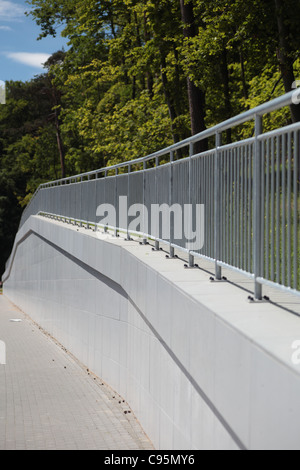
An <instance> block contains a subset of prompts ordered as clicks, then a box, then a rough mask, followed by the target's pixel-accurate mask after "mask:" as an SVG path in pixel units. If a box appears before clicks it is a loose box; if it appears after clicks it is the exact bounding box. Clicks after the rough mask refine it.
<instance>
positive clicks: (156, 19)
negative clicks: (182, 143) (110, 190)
mask: <svg viewBox="0 0 300 470" xmlns="http://www.w3.org/2000/svg"><path fill="white" fill-rule="evenodd" d="M27 3H28V5H29V6H30V7H31V8H30V11H29V13H28V14H29V15H30V16H31V17H32V18H33V19H34V20H35V21H36V23H37V24H38V25H39V26H40V31H41V34H40V37H45V36H47V35H53V36H55V35H56V34H57V32H58V31H60V32H61V33H62V35H63V36H64V37H66V38H68V41H69V42H68V46H69V47H68V50H67V51H66V52H65V51H58V52H56V53H55V54H53V56H52V57H51V58H50V59H49V61H48V63H47V64H46V70H45V73H44V74H42V75H40V76H39V77H36V78H35V79H33V80H31V81H30V82H26V83H22V82H9V83H7V104H6V106H1V107H0V181H1V190H0V222H1V224H4V221H5V220H6V219H7V218H9V219H11V220H17V218H18V216H19V214H20V210H21V208H22V207H24V206H25V205H26V204H27V203H28V201H29V200H30V197H31V195H32V194H33V193H34V191H35V190H36V188H37V186H38V185H39V184H40V183H41V182H44V181H47V180H51V179H57V178H59V177H61V175H62V174H66V175H70V174H74V173H80V172H86V171H89V170H94V169H96V168H99V167H102V166H104V165H112V164H115V163H118V162H121V161H124V160H131V159H135V158H139V157H142V156H144V155H146V154H149V153H152V152H154V151H156V150H158V149H160V148H162V147H164V146H168V145H170V144H171V143H172V142H176V141H178V140H179V139H183V138H186V137H188V136H189V135H190V134H191V129H192V127H191V115H192V111H191V110H192V108H193V109H194V110H195V109H196V110H197V112H198V111H199V113H200V112H201V113H202V114H203V116H204V117H205V126H206V127H210V126H213V125H214V124H217V123H219V122H221V121H223V120H225V119H228V118H229V117H231V116H233V115H235V114H238V113H241V112H243V111H245V110H247V109H249V108H250V107H254V106H256V105H258V104H261V103H262V102H264V101H267V100H269V99H271V98H273V97H274V98H275V97H276V96H279V95H280V94H282V93H284V91H285V90H286V88H288V87H289V86H291V83H290V82H291V80H292V79H293V77H294V78H295V79H297V78H300V63H299V44H300V32H299V31H300V30H299V20H300V4H299V0H285V1H284V2H283V1H282V0H265V1H263V2H262V1H261V0H251V1H250V0H231V1H229V0H185V1H180V0H124V1H121V0H101V1H100V0H85V1H84V2H82V1H79V0H67V1H66V0H28V2H27ZM184 8H185V9H186V11H187V12H188V13H189V15H190V16H189V18H190V19H189V21H187V20H186V18H185V20H184V15H183V9H184ZM189 22H190V24H189ZM187 31H190V32H191V31H192V33H190V34H187ZM287 74H288V76H289V80H290V82H289V81H288V80H287ZM188 84H189V85H190V84H192V85H193V86H194V87H195V88H196V89H197V90H201V93H202V96H203V103H202V104H201V107H202V108H203V109H200V107H199V106H200V105H199V103H198V102H197V103H196V102H193V101H192V98H191V95H189V87H188ZM293 119H295V116H293ZM290 122H291V113H290V112H289V110H288V109H286V110H282V111H280V112H277V113H273V114H272V115H270V116H267V117H266V118H265V122H264V125H265V129H266V130H270V129H272V128H274V127H275V126H279V125H285V124H288V123H290ZM252 134H253V124H252V123H249V124H248V125H245V126H244V127H243V128H242V129H236V130H233V131H232V132H231V133H230V132H228V133H227V140H228V141H230V140H231V139H232V138H236V137H238V138H245V137H249V136H251V135H252ZM9 214H13V216H9ZM4 225H5V227H9V224H4ZM4 225H3V227H4ZM1 227H2V225H1ZM3 227H2V228H1V230H2V232H1V231H0V241H1V243H2V240H3V238H2V237H4V236H6V237H7V240H8V244H9V243H10V242H11V237H12V235H11V236H10V238H9V236H8V235H7V232H5V234H4V232H3ZM14 227H15V225H14ZM10 229H11V231H12V233H13V228H12V227H10ZM9 240H10V242H9ZM3 243H4V242H3ZM0 268H3V265H1V266H0Z"/></svg>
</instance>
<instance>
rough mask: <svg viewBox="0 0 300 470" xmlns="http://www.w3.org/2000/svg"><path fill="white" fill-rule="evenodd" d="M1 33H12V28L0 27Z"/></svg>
mask: <svg viewBox="0 0 300 470" xmlns="http://www.w3.org/2000/svg"><path fill="white" fill-rule="evenodd" d="M0 31H12V28H11V27H10V26H0Z"/></svg>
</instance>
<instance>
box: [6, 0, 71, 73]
mask: <svg viewBox="0 0 300 470" xmlns="http://www.w3.org/2000/svg"><path fill="white" fill-rule="evenodd" d="M29 10H30V5H28V4H27V3H26V1H25V0H0V81H7V80H21V81H28V80H31V79H32V78H34V76H35V75H39V74H41V73H43V72H44V71H45V69H44V68H43V66H42V64H43V63H44V62H45V61H46V60H47V59H48V57H49V56H50V55H51V54H53V52H56V51H58V50H60V49H62V48H63V47H64V48H65V49H67V48H68V47H67V40H66V39H65V38H62V37H61V36H60V35H59V34H57V37H56V38H52V37H49V38H45V39H41V40H39V41H38V40H37V38H38V36H39V34H40V27H39V26H37V25H36V23H35V21H34V20H33V19H32V17H30V16H29V17H27V16H26V15H25V11H29Z"/></svg>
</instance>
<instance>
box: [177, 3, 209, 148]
mask: <svg viewBox="0 0 300 470" xmlns="http://www.w3.org/2000/svg"><path fill="white" fill-rule="evenodd" d="M185 1H186V0H180V9H181V18H182V21H183V23H184V31H183V33H184V37H185V38H193V37H195V36H196V35H197V28H196V25H195V16H194V10H193V5H192V3H191V2H190V3H187V4H186V3H185ZM187 90H188V99H189V109H190V117H191V130H192V135H196V134H198V133H199V132H202V131H204V130H205V129H206V126H205V93H204V92H203V91H202V90H201V89H200V88H198V87H197V86H196V85H195V84H194V83H193V82H192V80H191V79H190V78H189V77H188V78H187ZM207 148H208V142H207V140H206V139H205V140H202V141H200V142H197V144H195V145H194V152H195V153H199V152H204V151H205V150H207Z"/></svg>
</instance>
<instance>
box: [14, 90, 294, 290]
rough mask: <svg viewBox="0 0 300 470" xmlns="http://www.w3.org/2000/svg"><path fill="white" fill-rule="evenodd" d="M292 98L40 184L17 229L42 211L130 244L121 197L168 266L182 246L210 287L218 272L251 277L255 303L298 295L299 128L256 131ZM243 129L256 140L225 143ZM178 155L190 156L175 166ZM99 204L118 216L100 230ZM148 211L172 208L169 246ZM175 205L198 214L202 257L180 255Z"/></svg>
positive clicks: (181, 243)
mask: <svg viewBox="0 0 300 470" xmlns="http://www.w3.org/2000/svg"><path fill="white" fill-rule="evenodd" d="M294 97H295V91H294V92H291V93H288V94H286V95H284V96H282V97H280V98H277V99H275V100H273V101H270V102H268V103H266V104H264V105H261V106H259V107H257V108H255V109H253V110H250V111H247V112H246V113H243V114H241V115H239V116H236V117H234V118H232V119H229V120H227V121H225V122H223V123H221V124H219V125H217V126H215V127H213V128H211V129H208V130H206V131H204V132H202V133H200V134H198V135H196V136H193V137H191V138H189V139H186V140H184V141H182V142H179V143H177V144H174V145H172V146H170V147H168V148H165V149H162V150H160V151H158V152H156V153H153V154H151V155H148V156H146V157H143V158H140V159H137V160H132V161H126V162H123V163H120V164H118V165H114V166H111V167H106V168H102V169H100V170H96V171H92V172H88V173H83V174H80V175H76V176H72V177H69V178H64V179H60V180H57V181H52V182H49V183H46V184H42V185H40V187H39V188H38V190H37V191H36V193H35V195H34V197H33V198H32V200H31V202H30V204H29V205H28V207H27V208H26V209H25V211H24V213H23V216H22V219H21V223H20V225H22V224H23V223H24V222H25V221H26V220H27V219H28V218H29V217H30V216H31V215H34V214H38V213H41V212H43V213H45V214H55V215H57V216H59V217H61V218H62V219H63V218H68V219H69V220H71V219H72V220H74V221H76V222H78V223H80V224H82V223H84V224H86V225H88V226H90V227H94V229H97V227H101V226H102V227H104V228H105V227H107V226H108V227H110V228H113V229H114V230H115V232H116V233H117V232H118V231H124V232H125V233H126V235H127V237H129V238H130V234H131V225H132V224H131V223H130V220H131V221H132V215H131V219H130V217H127V218H126V217H123V216H122V210H125V206H124V207H123V206H122V204H123V202H122V201H123V200H124V197H126V198H127V199H126V200H127V206H126V207H127V208H128V207H133V206H134V205H136V204H139V205H142V206H143V207H144V208H145V209H144V213H143V214H142V215H141V220H142V219H143V220H144V222H145V218H147V224H142V223H141V226H142V229H141V230H137V232H139V233H140V235H141V236H142V237H143V240H144V241H145V240H147V238H152V239H153V240H155V243H156V247H158V246H159V243H160V242H165V243H166V242H167V243H168V245H169V250H170V258H172V257H174V249H175V248H180V249H181V250H184V251H186V252H188V255H189V266H190V267H193V266H194V263H195V257H200V258H201V257H203V258H206V259H209V260H212V261H214V263H215V276H216V279H221V278H222V267H226V268H228V267H229V268H231V269H234V270H237V271H239V272H241V273H243V274H245V275H247V276H250V277H251V278H253V281H254V294H255V298H256V299H261V298H262V286H263V285H264V284H268V285H270V286H273V287H277V288H281V289H284V290H287V291H289V292H292V293H294V294H296V295H300V268H299V253H300V246H299V236H300V233H299V231H300V228H299V227H300V224H299V207H300V194H299V174H300V171H299V165H300V161H299V131H300V123H296V124H293V125H290V126H287V127H283V128H280V129H277V130H274V131H272V132H267V133H263V116H264V115H266V114H268V113H271V112H273V111H275V110H278V109H281V108H283V107H285V106H289V105H291V104H292V102H294ZM249 121H254V130H255V134H254V137H252V138H249V139H246V140H242V141H240V142H234V143H232V144H228V145H222V133H223V132H224V131H226V130H228V129H230V128H233V127H235V126H239V125H241V124H244V123H246V122H249ZM208 138H210V139H211V138H214V140H215V144H214V148H212V149H211V150H208V151H206V152H202V153H200V154H195V152H194V147H195V144H196V143H197V142H199V141H201V140H204V139H208ZM178 150H185V151H187V150H188V155H189V156H188V157H186V158H182V159H178V160H176V159H175V158H174V156H175V154H176V152H178ZM122 198H123V199H122ZM104 203H105V204H107V205H109V206H110V207H114V208H115V210H116V218H109V216H108V217H107V218H106V220H105V223H104V224H103V223H101V222H100V221H99V216H97V208H98V206H99V205H100V204H104ZM153 205H156V206H158V205H160V206H161V205H165V207H169V209H170V214H169V217H170V222H171V223H170V227H171V228H170V234H169V237H167V238H166V237H161V236H160V232H157V228H155V229H154V227H153V226H151V216H150V214H151V207H153ZM174 205H175V206H177V207H182V208H185V207H187V206H189V207H196V206H197V205H201V206H202V207H204V208H205V212H204V220H203V222H204V225H203V230H204V243H203V246H202V245H201V248H200V249H196V250H192V249H188V248H186V247H187V240H186V237H184V236H183V237H182V238H178V237H177V238H175V236H174V233H175V230H174V229H175V227H174V220H173V219H172V214H171V213H172V210H171V208H174V207H175V206H174ZM119 211H120V214H119ZM191 214H192V211H190V213H189V217H190V218H191V220H190V223H191V224H193V222H195V221H194V220H193V218H192V216H191ZM173 215H174V214H173ZM182 224H184V221H182ZM145 226H146V227H147V228H148V230H147V231H145ZM181 228H182V230H181V233H184V230H183V228H184V227H181Z"/></svg>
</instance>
